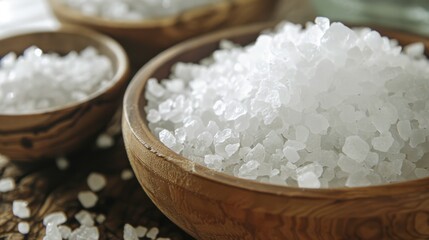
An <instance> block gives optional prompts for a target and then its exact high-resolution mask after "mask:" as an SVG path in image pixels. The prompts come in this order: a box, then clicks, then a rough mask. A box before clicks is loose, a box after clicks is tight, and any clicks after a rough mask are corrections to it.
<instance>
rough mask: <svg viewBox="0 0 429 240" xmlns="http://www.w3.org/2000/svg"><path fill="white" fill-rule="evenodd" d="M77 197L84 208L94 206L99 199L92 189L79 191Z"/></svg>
mask: <svg viewBox="0 0 429 240" xmlns="http://www.w3.org/2000/svg"><path fill="white" fill-rule="evenodd" d="M77 198H78V199H79V202H80V204H82V206H83V207H84V208H92V207H94V206H95V204H96V203H97V201H98V197H97V195H95V193H93V192H91V191H82V192H79V193H78V195H77Z"/></svg>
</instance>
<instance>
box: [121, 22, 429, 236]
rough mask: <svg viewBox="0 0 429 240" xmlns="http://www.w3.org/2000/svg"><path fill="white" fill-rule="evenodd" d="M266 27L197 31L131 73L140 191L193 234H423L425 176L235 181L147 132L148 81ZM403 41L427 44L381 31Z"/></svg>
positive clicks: (428, 217)
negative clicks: (374, 181) (331, 184)
mask: <svg viewBox="0 0 429 240" xmlns="http://www.w3.org/2000/svg"><path fill="white" fill-rule="evenodd" d="M270 26H271V25H260V24H259V25H252V26H248V27H242V28H236V29H231V30H227V31H222V32H217V33H215V34H211V35H207V36H203V37H200V38H197V39H194V40H190V41H187V42H185V43H182V44H179V45H177V46H175V47H173V48H170V49H168V50H166V51H165V52H163V53H161V54H160V55H158V56H157V57H156V58H154V59H153V60H152V61H150V62H149V63H148V64H147V65H146V66H144V67H143V68H142V69H141V70H140V71H139V72H138V73H137V75H136V76H135V77H134V79H133V80H132V82H131V84H130V86H129V87H128V89H127V92H126V94H125V99H124V108H123V109H124V114H123V123H122V124H123V126H122V129H123V135H124V140H125V146H126V150H127V153H128V157H129V160H130V162H131V165H132V167H133V169H134V172H135V175H136V177H137V179H138V180H139V182H140V184H141V186H142V187H143V189H144V191H145V192H146V193H147V194H148V196H149V197H150V198H151V199H152V201H153V202H154V203H155V204H156V205H157V206H158V208H159V209H160V210H161V211H162V212H163V213H164V214H165V215H166V216H167V217H168V218H170V219H171V220H172V221H173V222H174V223H176V224H177V225H178V226H180V227H181V228H183V229H184V230H185V231H186V232H188V233H189V234H190V235H192V236H193V237H195V238H196V239H212V240H215V239H222V240H228V239H230V240H236V239H261V240H267V239H280V240H283V239H327V240H331V239H375V240H380V239H429V178H424V179H418V180H412V181H407V182H401V183H394V184H387V185H378V186H371V187H356V188H332V189H305V188H297V187H287V186H280V185H273V184H266V183H260V182H256V181H251V180H245V179H239V178H236V177H233V176H229V175H226V174H224V173H219V172H216V171H213V170H210V169H208V168H206V167H204V166H202V165H199V164H196V163H194V162H192V161H190V160H188V159H186V158H185V157H183V156H181V155H178V154H176V153H175V152H173V151H171V150H170V149H168V148H167V147H166V146H164V145H163V144H162V143H161V142H160V141H159V140H158V139H157V138H156V137H155V136H154V135H153V134H152V133H151V131H150V130H149V128H148V125H147V121H146V113H145V111H144V106H145V105H146V100H145V97H144V91H145V86H146V83H147V80H148V79H149V78H152V77H155V78H157V79H165V78H166V77H167V76H169V74H170V69H171V67H172V66H173V65H174V64H175V63H177V62H198V61H199V60H200V59H203V58H205V57H207V56H209V55H210V54H211V53H212V52H213V51H214V50H215V49H217V48H218V43H219V40H221V39H230V40H232V41H234V42H236V43H238V44H242V45H245V44H248V43H251V42H253V41H254V40H255V39H256V37H257V36H258V34H259V33H260V32H261V30H263V29H266V28H268V27H270ZM381 32H382V34H387V35H388V36H392V37H394V38H396V39H398V40H399V41H400V42H401V43H402V44H407V43H410V42H414V41H423V42H425V44H426V47H428V43H429V41H428V40H427V39H425V38H422V37H417V36H412V35H409V34H404V33H400V32H395V31H381Z"/></svg>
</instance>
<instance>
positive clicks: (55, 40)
mask: <svg viewBox="0 0 429 240" xmlns="http://www.w3.org/2000/svg"><path fill="white" fill-rule="evenodd" d="M32 45H36V46H38V47H40V48H41V49H42V50H43V51H45V52H56V53H60V54H66V53H68V52H70V51H73V50H74V51H80V50H82V49H84V48H85V47H88V46H93V47H95V48H96V49H97V50H98V51H99V52H100V54H103V55H106V56H107V57H108V58H110V60H111V61H112V65H113V73H114V76H113V79H112V84H111V86H110V87H108V88H106V89H103V90H102V91H100V92H99V93H96V94H93V96H91V97H90V98H89V99H87V100H85V101H81V102H77V103H72V104H69V105H67V106H63V107H57V108H53V109H48V110H44V111H37V112H35V113H31V114H1V113H0V153H2V154H4V155H7V156H9V157H10V158H13V159H15V160H21V161H33V160H35V159H42V158H46V157H53V156H59V155H63V154H66V153H69V152H71V151H75V150H77V149H79V148H80V147H81V146H85V145H86V144H87V143H88V142H89V141H90V140H92V138H93V137H94V136H95V135H96V134H97V133H98V132H99V131H100V130H101V129H102V128H103V127H104V126H105V125H106V124H107V123H108V121H109V119H110V118H111V117H112V115H113V113H114V112H115V110H116V108H117V107H118V105H119V103H120V102H121V100H122V96H123V92H124V91H125V88H126V85H127V83H128V71H129V66H128V60H127V56H126V55H125V52H124V50H123V49H122V47H121V46H120V45H119V44H118V43H116V42H115V41H114V40H113V39H111V38H108V37H106V36H103V35H100V34H98V33H95V32H93V31H89V30H86V29H81V28H76V27H69V26H64V27H62V28H61V29H59V30H53V31H43V32H29V33H23V34H21V35H17V36H12V37H7V38H3V39H0V56H3V55H5V54H7V53H9V52H11V51H13V52H17V53H21V52H22V51H23V50H25V49H26V48H28V47H30V46H32Z"/></svg>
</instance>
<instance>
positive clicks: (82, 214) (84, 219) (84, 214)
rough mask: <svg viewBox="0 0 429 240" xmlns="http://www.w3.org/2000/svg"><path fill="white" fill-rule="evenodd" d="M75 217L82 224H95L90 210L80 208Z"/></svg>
mask: <svg viewBox="0 0 429 240" xmlns="http://www.w3.org/2000/svg"><path fill="white" fill-rule="evenodd" d="M74 217H75V218H76V220H77V221H78V222H79V223H80V224H81V225H86V226H94V219H93V218H92V216H91V214H90V213H89V212H88V211H85V210H80V211H79V212H78V213H76V215H75V216H74Z"/></svg>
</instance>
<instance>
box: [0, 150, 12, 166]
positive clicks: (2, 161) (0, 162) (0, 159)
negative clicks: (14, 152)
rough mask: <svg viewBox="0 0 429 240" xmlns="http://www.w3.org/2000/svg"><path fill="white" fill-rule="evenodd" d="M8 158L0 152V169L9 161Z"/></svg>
mask: <svg viewBox="0 0 429 240" xmlns="http://www.w3.org/2000/svg"><path fill="white" fill-rule="evenodd" d="M9 161H10V160H9V158H8V157H6V156H4V155H2V154H0V169H2V168H4V167H5V166H6V164H8V163H9Z"/></svg>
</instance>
